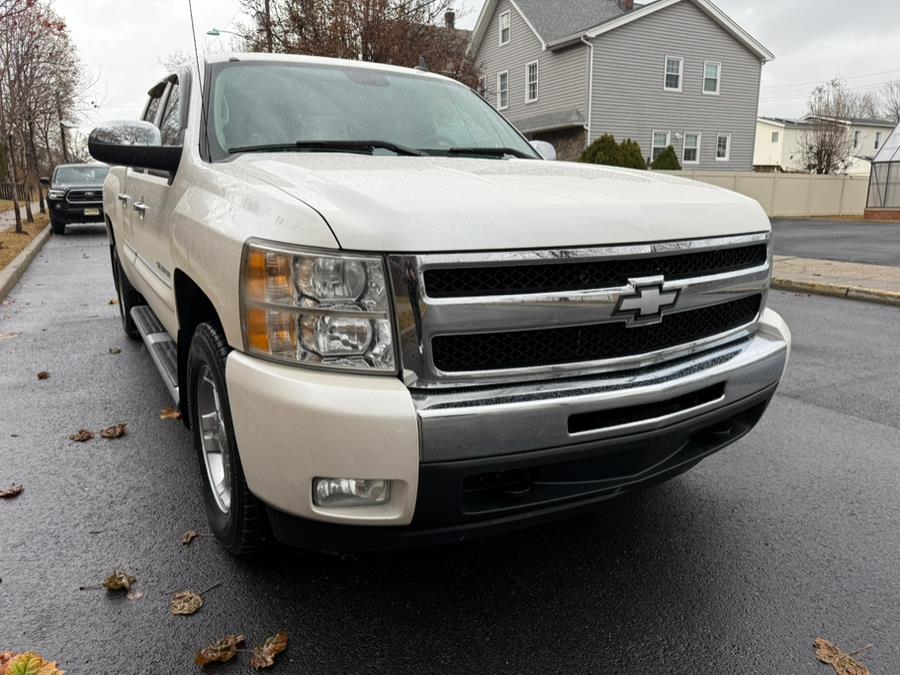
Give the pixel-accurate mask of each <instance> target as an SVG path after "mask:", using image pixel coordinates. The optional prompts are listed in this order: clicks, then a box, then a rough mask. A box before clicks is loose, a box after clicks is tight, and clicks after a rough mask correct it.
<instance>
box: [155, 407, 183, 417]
mask: <svg viewBox="0 0 900 675" xmlns="http://www.w3.org/2000/svg"><path fill="white" fill-rule="evenodd" d="M159 419H161V420H180V419H181V411H180V410H176V409H175V408H163V409H162V411H160V413H159Z"/></svg>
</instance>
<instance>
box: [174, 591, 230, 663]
mask: <svg viewBox="0 0 900 675" xmlns="http://www.w3.org/2000/svg"><path fill="white" fill-rule="evenodd" d="M201 607H203V596H202V595H200V594H199V593H194V592H193V591H179V592H178V593H176V594H175V595H173V596H172V602H171V603H169V609H170V610H171V611H172V614H175V615H181V616H189V615H191V614H195V613H196V612H197V611H198V610H199V609H200V608H201ZM226 660H227V659H226Z"/></svg>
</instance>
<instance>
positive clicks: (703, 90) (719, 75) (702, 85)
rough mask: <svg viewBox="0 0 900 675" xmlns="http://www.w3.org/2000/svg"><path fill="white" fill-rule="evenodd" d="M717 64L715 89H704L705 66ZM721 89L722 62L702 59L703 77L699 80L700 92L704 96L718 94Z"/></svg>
mask: <svg viewBox="0 0 900 675" xmlns="http://www.w3.org/2000/svg"><path fill="white" fill-rule="evenodd" d="M713 64H715V65H717V66H718V67H719V70H718V77H716V90H715V91H706V66H709V65H713ZM721 91H722V62H721V61H704V62H703V79H702V80H701V81H700V92H701V93H702V94H703V95H704V96H718V95H719V93H720V92H721Z"/></svg>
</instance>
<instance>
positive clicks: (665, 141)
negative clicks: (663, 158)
mask: <svg viewBox="0 0 900 675" xmlns="http://www.w3.org/2000/svg"><path fill="white" fill-rule="evenodd" d="M670 138H671V134H670V133H669V132H668V131H654V132H653V142H652V144H651V147H652V150H651V153H650V158H651V160H655V159H656V158H657V157H659V156H660V155H661V154H662V153H663V151H664V150H665V149H666V148H668V147H669V145H670V143H669V141H670Z"/></svg>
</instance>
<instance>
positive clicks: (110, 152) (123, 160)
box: [88, 120, 182, 173]
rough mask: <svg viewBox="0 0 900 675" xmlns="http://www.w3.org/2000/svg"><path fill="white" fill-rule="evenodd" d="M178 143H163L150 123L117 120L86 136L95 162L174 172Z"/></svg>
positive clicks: (179, 150) (178, 152)
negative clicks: (175, 144) (172, 144)
mask: <svg viewBox="0 0 900 675" xmlns="http://www.w3.org/2000/svg"><path fill="white" fill-rule="evenodd" d="M181 150H182V148H181V146H170V145H162V137H161V135H160V132H159V129H158V128H156V126H154V125H153V124H150V122H140V121H134V120H124V121H122V120H120V121H116V122H108V123H106V124H103V125H101V126H99V127H97V128H96V129H94V130H93V131H92V132H91V135H90V136H89V137H88V151H89V152H90V153H91V157H93V158H94V159H96V160H97V161H98V162H105V163H106V164H111V165H119V166H133V167H137V168H141V169H156V170H158V171H169V172H171V173H174V172H175V171H176V170H177V169H178V163H179V162H180V161H181Z"/></svg>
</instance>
